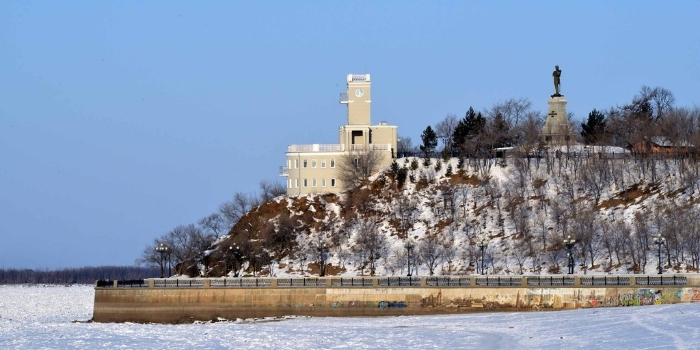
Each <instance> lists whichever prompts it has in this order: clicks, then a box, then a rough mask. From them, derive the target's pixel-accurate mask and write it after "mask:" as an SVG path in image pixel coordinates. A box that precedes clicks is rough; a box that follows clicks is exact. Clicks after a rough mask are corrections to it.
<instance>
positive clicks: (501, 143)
mask: <svg viewBox="0 0 700 350" xmlns="http://www.w3.org/2000/svg"><path fill="white" fill-rule="evenodd" d="M490 129H491V130H490V131H491V136H492V137H491V138H492V140H494V145H495V146H496V147H510V146H513V139H512V137H511V134H510V125H509V124H508V121H506V119H505V118H504V117H503V115H502V114H501V113H498V114H496V116H495V117H494V118H493V120H492V121H491V128H490Z"/></svg>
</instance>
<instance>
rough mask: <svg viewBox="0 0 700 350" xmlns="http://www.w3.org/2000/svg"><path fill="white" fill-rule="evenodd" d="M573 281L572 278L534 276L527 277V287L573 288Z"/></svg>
mask: <svg viewBox="0 0 700 350" xmlns="http://www.w3.org/2000/svg"><path fill="white" fill-rule="evenodd" d="M574 284H575V280H574V277H573V276H534V277H527V285H528V287H536V286H537V287H540V286H541V287H561V286H573V285H574Z"/></svg>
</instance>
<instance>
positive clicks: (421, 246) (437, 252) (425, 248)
mask: <svg viewBox="0 0 700 350" xmlns="http://www.w3.org/2000/svg"><path fill="white" fill-rule="evenodd" d="M418 255H419V256H420V257H421V260H423V262H424V263H425V265H426V266H427V267H428V272H429V273H430V275H431V276H432V275H433V274H434V272H435V267H437V265H439V264H440V262H441V261H442V257H443V254H442V246H441V245H440V239H439V238H438V237H437V235H431V234H427V233H426V235H425V237H423V239H422V240H421V241H420V243H418Z"/></svg>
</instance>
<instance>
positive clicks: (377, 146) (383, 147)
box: [351, 143, 391, 151]
mask: <svg viewBox="0 0 700 350" xmlns="http://www.w3.org/2000/svg"><path fill="white" fill-rule="evenodd" d="M351 146H352V147H351V150H352V151H364V150H370V149H372V150H374V151H389V150H391V144H389V143H370V144H355V145H351Z"/></svg>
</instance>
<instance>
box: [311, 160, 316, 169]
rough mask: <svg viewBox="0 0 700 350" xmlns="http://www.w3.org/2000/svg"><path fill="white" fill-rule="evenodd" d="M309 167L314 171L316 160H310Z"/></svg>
mask: <svg viewBox="0 0 700 350" xmlns="http://www.w3.org/2000/svg"><path fill="white" fill-rule="evenodd" d="M311 167H312V168H314V169H315V168H316V159H312V160H311Z"/></svg>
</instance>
